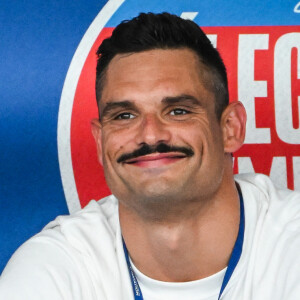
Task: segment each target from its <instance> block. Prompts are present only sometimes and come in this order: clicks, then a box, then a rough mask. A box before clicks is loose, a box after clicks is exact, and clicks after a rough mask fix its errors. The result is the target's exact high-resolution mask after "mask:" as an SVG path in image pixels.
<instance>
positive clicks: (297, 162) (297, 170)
mask: <svg viewBox="0 0 300 300" xmlns="http://www.w3.org/2000/svg"><path fill="white" fill-rule="evenodd" d="M293 169H294V190H296V191H300V156H295V157H293Z"/></svg>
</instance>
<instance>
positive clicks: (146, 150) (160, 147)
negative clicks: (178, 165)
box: [117, 143, 194, 163]
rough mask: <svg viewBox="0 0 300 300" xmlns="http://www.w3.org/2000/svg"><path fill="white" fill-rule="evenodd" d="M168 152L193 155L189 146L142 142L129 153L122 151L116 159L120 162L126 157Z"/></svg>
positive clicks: (131, 157) (126, 158)
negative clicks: (140, 145)
mask: <svg viewBox="0 0 300 300" xmlns="http://www.w3.org/2000/svg"><path fill="white" fill-rule="evenodd" d="M157 152H158V153H168V152H179V153H183V154H184V155H186V156H187V157H190V156H192V155H194V151H193V150H192V149H191V148H187V147H178V146H169V145H167V144H165V143H159V144H157V145H148V144H144V145H143V146H142V147H140V148H139V149H137V150H134V151H133V152H131V153H124V154H122V155H121V156H120V157H119V158H118V159H117V162H118V163H122V162H124V161H126V160H128V159H133V158H137V157H139V156H144V155H148V154H152V153H157Z"/></svg>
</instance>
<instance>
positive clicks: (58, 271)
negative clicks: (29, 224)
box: [0, 196, 119, 299]
mask: <svg viewBox="0 0 300 300" xmlns="http://www.w3.org/2000/svg"><path fill="white" fill-rule="evenodd" d="M117 212H118V205H117V200H116V199H115V197H113V196H109V197H107V198H104V199H102V200H100V201H99V202H96V201H91V202H90V203H89V204H88V205H87V206H86V207H85V208H84V209H82V210H80V211H78V212H77V213H75V214H73V215H70V216H59V217H57V218H56V219H55V220H54V221H52V222H50V223H49V224H48V225H47V226H46V227H45V228H44V229H43V230H42V231H41V232H40V233H39V234H37V235H35V236H34V237H32V238H31V239H29V240H28V241H27V242H26V243H24V244H23V245H22V246H21V247H20V248H19V249H18V250H17V251H16V253H15V254H14V255H13V256H12V258H11V259H10V261H9V263H8V264H7V266H6V268H5V269H4V271H3V273H2V275H1V280H0V298H1V297H4V295H5V296H6V297H8V298H6V299H21V298H20V295H24V298H23V299H25V298H26V296H27V298H26V299H29V298H30V299H82V298H83V299H94V297H93V296H92V293H93V292H92V289H91V284H90V282H91V281H93V280H95V279H96V278H97V276H96V275H95V276H93V272H94V271H93V270H94V269H96V268H98V267H99V260H97V255H99V256H102V257H103V256H104V259H105V256H109V257H108V259H110V257H112V256H113V255H114V253H115V251H114V243H115V239H116V234H117V231H118V230H119V229H118V213H117ZM103 244H105V247H103ZM104 248H105V249H104ZM101 252H103V253H101ZM114 259H115V257H112V258H111V260H114ZM91 266H94V269H93V267H91ZM112 267H113V266H112ZM102 269H104V270H103V272H107V270H106V269H105V266H103V267H102ZM95 273H96V272H95ZM100 273H101V271H100ZM15 286H18V289H15V288H14V287H15ZM25 295H26V296H25ZM74 295H78V298H77V296H76V297H75V298H74ZM79 295H81V296H84V297H81V296H79ZM1 299H2V298H1ZM3 299H4V298H3Z"/></svg>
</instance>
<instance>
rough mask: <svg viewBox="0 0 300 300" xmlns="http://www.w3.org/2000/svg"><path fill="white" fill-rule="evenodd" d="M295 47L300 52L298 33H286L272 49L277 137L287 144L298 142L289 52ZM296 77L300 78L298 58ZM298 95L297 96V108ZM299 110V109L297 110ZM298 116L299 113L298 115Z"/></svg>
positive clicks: (299, 131) (299, 137)
mask: <svg viewBox="0 0 300 300" xmlns="http://www.w3.org/2000/svg"><path fill="white" fill-rule="evenodd" d="M292 48H297V50H298V55H299V53H300V33H296V32H294V33H287V34H285V35H283V36H282V37H280V38H279V39H278V41H277V43H276V45H275V51H274V101H275V118H276V131H277V134H278V136H279V138H280V139H281V140H282V141H284V142H285V143H288V144H300V128H297V129H296V128H294V126H293V117H292V88H291V85H292V83H291V53H292ZM297 78H298V79H300V59H299V58H298V65H297ZM299 102H300V97H299V96H298V108H299V109H300V107H299ZM298 112H299V111H298ZM298 118H299V115H298Z"/></svg>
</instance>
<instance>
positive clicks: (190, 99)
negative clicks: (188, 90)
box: [162, 94, 202, 106]
mask: <svg viewBox="0 0 300 300" xmlns="http://www.w3.org/2000/svg"><path fill="white" fill-rule="evenodd" d="M162 103H164V104H184V103H188V104H192V105H198V106H202V105H201V102H200V101H199V100H198V99H197V98H196V97H194V96H191V95H186V94H183V95H179V96H174V97H165V98H163V100H162Z"/></svg>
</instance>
